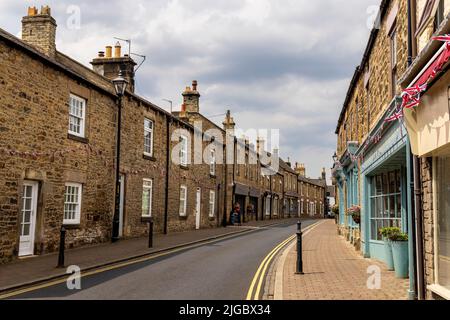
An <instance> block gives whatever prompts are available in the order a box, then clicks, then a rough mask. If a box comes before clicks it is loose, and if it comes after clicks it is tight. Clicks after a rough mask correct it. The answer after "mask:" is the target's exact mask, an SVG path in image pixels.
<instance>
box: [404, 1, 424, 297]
mask: <svg viewBox="0 0 450 320" xmlns="http://www.w3.org/2000/svg"><path fill="white" fill-rule="evenodd" d="M416 5H417V3H416V0H408V65H411V64H412V62H413V57H414V56H415V55H416V54H417V52H416V51H417V48H416V44H415V42H414V41H413V34H414V33H415V28H414V26H415V23H416V19H415V12H416ZM412 165H413V180H414V183H413V185H414V189H413V191H414V219H413V221H412V227H413V228H414V230H413V231H414V236H415V237H414V239H413V245H414V248H413V252H414V253H415V256H414V258H415V260H413V261H415V262H416V264H415V265H414V266H413V268H414V275H415V280H416V281H415V282H416V297H417V298H418V299H419V300H424V299H425V284H424V283H425V281H424V278H425V277H424V265H423V259H424V255H423V242H422V234H423V230H422V222H423V218H422V208H421V204H422V193H421V181H420V161H419V158H418V157H417V156H415V155H413V158H412Z"/></svg>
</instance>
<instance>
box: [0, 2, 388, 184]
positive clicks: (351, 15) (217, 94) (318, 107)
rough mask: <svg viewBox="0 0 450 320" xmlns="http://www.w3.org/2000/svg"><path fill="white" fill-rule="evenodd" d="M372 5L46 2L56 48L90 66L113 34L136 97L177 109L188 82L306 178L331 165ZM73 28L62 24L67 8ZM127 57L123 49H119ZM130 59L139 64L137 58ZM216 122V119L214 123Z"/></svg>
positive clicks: (8, 24) (12, 19) (13, 5)
mask: <svg viewBox="0 0 450 320" xmlns="http://www.w3.org/2000/svg"><path fill="white" fill-rule="evenodd" d="M379 2H380V1H379V0H316V1H310V0H245V1H243V0H215V1H210V0H152V1H145V0H135V1H119V0H97V1H87V0H79V1H72V0H71V1H64V0H47V1H46V3H45V4H48V5H50V6H51V7H52V13H53V16H54V17H55V18H56V20H57V22H58V33H57V47H58V49H59V50H60V51H62V52H64V53H66V54H68V55H70V56H71V57H73V58H75V59H77V60H79V61H80V62H82V63H84V64H85V65H87V66H89V67H90V65H89V61H90V60H92V58H94V57H95V56H96V54H97V52H98V51H99V50H104V47H105V46H106V45H111V44H113V43H114V42H115V41H116V40H114V39H113V37H120V38H129V39H131V40H132V48H131V51H132V52H133V53H138V54H141V55H145V56H146V57H147V60H146V62H145V63H144V64H143V66H142V67H141V68H140V69H139V71H138V73H137V79H136V80H137V91H138V93H139V94H141V95H143V96H145V97H146V98H148V99H149V100H151V101H152V102H154V103H156V104H158V105H162V107H164V108H166V109H168V106H167V105H166V104H165V103H164V102H162V99H163V98H168V99H171V100H173V101H174V102H175V103H176V104H175V109H176V108H177V105H178V106H179V105H181V92H182V90H183V88H184V87H185V86H187V85H189V84H190V83H191V81H192V80H193V79H196V80H198V81H199V89H200V90H201V93H202V101H201V111H202V112H203V113H204V114H206V115H216V114H221V113H224V112H225V111H226V110H227V109H231V110H232V112H233V114H234V117H235V120H236V122H237V123H238V125H239V126H240V127H243V128H255V127H256V128H275V129H280V138H281V141H280V148H281V150H280V152H281V154H282V156H283V157H285V158H287V157H288V156H289V157H290V159H291V161H292V162H294V163H295V162H296V161H298V162H302V163H306V165H307V169H308V172H309V173H310V175H311V176H312V177H317V176H319V175H320V172H321V168H322V167H330V166H331V155H332V154H333V150H334V148H335V144H336V137H335V135H334V129H335V126H336V122H337V117H338V115H339V112H340V108H341V106H342V103H343V100H344V96H345V93H346V91H347V87H348V85H349V81H350V77H351V76H352V74H353V71H354V68H355V66H356V65H358V63H359V62H360V59H361V56H362V52H363V50H364V47H365V44H366V42H367V38H368V34H369V31H370V30H369V29H368V28H367V25H366V24H367V21H368V19H370V18H371V16H370V15H369V13H368V10H367V9H368V8H369V7H371V6H373V5H378V4H379ZM29 5H40V3H36V2H35V1H28V0H19V1H18V0H2V1H1V2H0V10H1V12H2V19H1V25H0V27H1V28H3V29H6V30H7V31H9V32H11V33H13V34H19V32H20V19H21V17H22V16H23V15H25V14H26V8H27V6H29ZM73 5H75V6H78V7H79V9H80V13H81V15H80V28H71V27H70V25H68V23H67V22H68V21H69V19H70V16H71V13H70V12H68V8H69V6H73ZM125 50H127V48H125ZM136 59H137V60H138V58H136ZM213 120H215V121H216V122H217V123H218V124H219V125H220V124H221V122H222V120H223V119H222V117H215V118H214V119H213Z"/></svg>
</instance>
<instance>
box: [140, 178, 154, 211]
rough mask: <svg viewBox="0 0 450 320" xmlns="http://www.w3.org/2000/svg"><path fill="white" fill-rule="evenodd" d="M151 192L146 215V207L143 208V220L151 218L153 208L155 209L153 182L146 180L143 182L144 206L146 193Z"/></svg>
mask: <svg viewBox="0 0 450 320" xmlns="http://www.w3.org/2000/svg"><path fill="white" fill-rule="evenodd" d="M146 183H150V185H146ZM145 190H149V191H150V192H149V195H150V199H149V204H148V212H147V214H144V207H142V213H141V214H142V217H143V218H151V217H152V211H153V210H152V208H153V180H152V179H144V180H143V182H142V204H144V191H145Z"/></svg>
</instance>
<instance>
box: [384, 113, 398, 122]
mask: <svg viewBox="0 0 450 320" xmlns="http://www.w3.org/2000/svg"><path fill="white" fill-rule="evenodd" d="M401 118H403V112H402V111H399V112H395V113H394V114H393V115H392V116H390V117H388V118H386V120H384V121H385V122H392V121H395V120H400V119H401Z"/></svg>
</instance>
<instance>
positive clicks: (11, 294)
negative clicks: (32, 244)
mask: <svg viewBox="0 0 450 320" xmlns="http://www.w3.org/2000/svg"><path fill="white" fill-rule="evenodd" d="M256 231H257V230H249V231H244V232H241V233H238V234H232V235H230V236H226V237H223V238H220V239H214V240H210V241H205V242H202V243H197V244H193V245H191V246H186V247H181V248H177V249H174V250H171V251H167V252H162V253H158V254H154V255H151V254H150V256H147V257H143V258H137V259H132V260H130V261H127V262H122V263H118V264H114V265H111V266H107V267H102V268H98V269H95V270H92V271H87V272H83V271H82V272H81V278H83V277H88V276H92V275H95V274H99V273H103V272H107V271H111V270H115V269H120V268H124V267H127V266H130V265H134V264H138V263H142V262H147V261H151V260H154V259H156V258H160V257H164V256H167V255H170V254H173V253H177V252H180V251H185V250H189V249H194V248H198V247H202V246H205V245H208V244H212V243H216V242H222V241H225V240H229V239H232V238H236V237H240V236H243V235H247V234H250V233H254V232H256ZM67 276H70V275H67ZM66 281H67V277H65V276H62V279H58V280H52V281H49V282H45V283H42V284H39V285H34V286H30V287H27V288H23V289H18V290H15V291H11V292H9V293H5V294H0V300H3V299H7V298H11V297H15V296H18V295H22V294H24V293H28V292H33V291H37V290H40V289H44V288H48V287H52V286H55V285H58V284H62V283H65V282H66Z"/></svg>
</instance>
